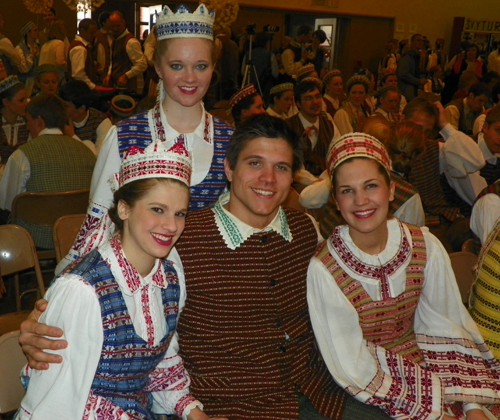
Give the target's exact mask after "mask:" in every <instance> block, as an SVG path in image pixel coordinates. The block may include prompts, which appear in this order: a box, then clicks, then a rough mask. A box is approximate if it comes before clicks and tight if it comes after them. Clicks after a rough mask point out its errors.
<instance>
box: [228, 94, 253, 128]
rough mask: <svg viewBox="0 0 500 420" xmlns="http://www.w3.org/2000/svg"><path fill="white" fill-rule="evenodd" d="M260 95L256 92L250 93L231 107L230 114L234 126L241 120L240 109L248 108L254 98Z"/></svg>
mask: <svg viewBox="0 0 500 420" xmlns="http://www.w3.org/2000/svg"><path fill="white" fill-rule="evenodd" d="M257 96H260V95H259V93H258V92H255V93H252V94H251V95H248V96H246V97H245V98H243V99H242V100H241V101H239V102H238V103H237V104H236V105H235V106H233V107H232V108H231V116H232V117H233V120H234V124H235V125H236V127H237V126H238V124H239V123H240V121H241V111H243V110H244V109H248V108H250V107H251V106H252V105H253V101H254V99H255V98H256V97H257Z"/></svg>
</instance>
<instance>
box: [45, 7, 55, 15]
mask: <svg viewBox="0 0 500 420" xmlns="http://www.w3.org/2000/svg"><path fill="white" fill-rule="evenodd" d="M47 10H48V11H49V12H51V13H52V14H53V15H54V16H56V9H54V8H53V7H47Z"/></svg>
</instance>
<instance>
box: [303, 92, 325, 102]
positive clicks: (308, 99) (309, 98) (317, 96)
mask: <svg viewBox="0 0 500 420" xmlns="http://www.w3.org/2000/svg"><path fill="white" fill-rule="evenodd" d="M322 97H323V96H322V95H321V93H318V94H317V95H314V96H313V95H307V96H304V97H303V98H302V100H303V101H304V102H311V101H315V100H318V99H321V98H322Z"/></svg>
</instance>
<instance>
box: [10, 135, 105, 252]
mask: <svg viewBox="0 0 500 420" xmlns="http://www.w3.org/2000/svg"><path fill="white" fill-rule="evenodd" d="M20 150H22V151H23V153H24V154H25V155H26V157H27V158H28V161H29V163H30V178H29V179H28V182H27V183H26V191H27V192H31V191H33V192H61V191H73V190H82V189H86V188H90V180H91V178H92V172H93V171H94V165H95V160H96V159H95V156H94V154H93V153H92V152H91V151H90V149H89V148H88V147H87V146H85V145H84V144H83V143H82V142H81V141H78V140H75V139H73V138H71V137H68V136H64V135H50V134H49V135H43V136H40V137H37V138H35V139H32V140H30V141H29V142H27V143H25V144H24V145H22V146H21V147H20ZM19 224H20V225H21V226H23V227H25V228H26V229H28V230H29V231H30V233H31V235H32V236H33V239H34V240H35V245H36V246H37V247H40V248H47V249H53V248H54V242H53V240H52V227H51V226H40V225H34V224H31V223H28V222H23V221H19Z"/></svg>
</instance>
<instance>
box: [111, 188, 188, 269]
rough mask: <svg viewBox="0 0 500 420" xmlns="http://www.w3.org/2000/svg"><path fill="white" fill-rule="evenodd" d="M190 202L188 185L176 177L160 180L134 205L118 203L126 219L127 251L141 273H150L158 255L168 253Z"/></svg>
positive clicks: (119, 213)
mask: <svg viewBox="0 0 500 420" xmlns="http://www.w3.org/2000/svg"><path fill="white" fill-rule="evenodd" d="M188 203H189V190H188V188H187V187H185V186H183V185H180V184H177V183H175V182H172V181H170V182H168V181H167V182H165V181H159V182H157V183H156V185H154V187H152V188H150V189H149V190H148V191H147V193H146V194H145V195H144V196H142V198H140V199H139V200H137V201H136V202H135V203H134V205H132V206H129V205H128V204H127V203H125V202H124V201H122V200H121V201H120V202H119V203H118V215H119V217H120V219H121V220H123V222H124V223H123V231H122V246H123V252H124V254H125V256H126V257H127V260H129V262H130V263H131V264H132V266H134V268H135V269H136V270H137V271H138V272H139V273H140V274H141V275H143V276H144V275H146V274H148V273H149V271H150V270H151V268H152V267H153V265H154V263H155V260H156V259H157V258H164V257H166V256H167V255H168V253H169V252H170V250H171V249H172V247H173V246H174V244H175V242H177V239H179V236H180V235H181V233H182V231H183V230H184V224H185V220H186V213H187V209H188Z"/></svg>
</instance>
